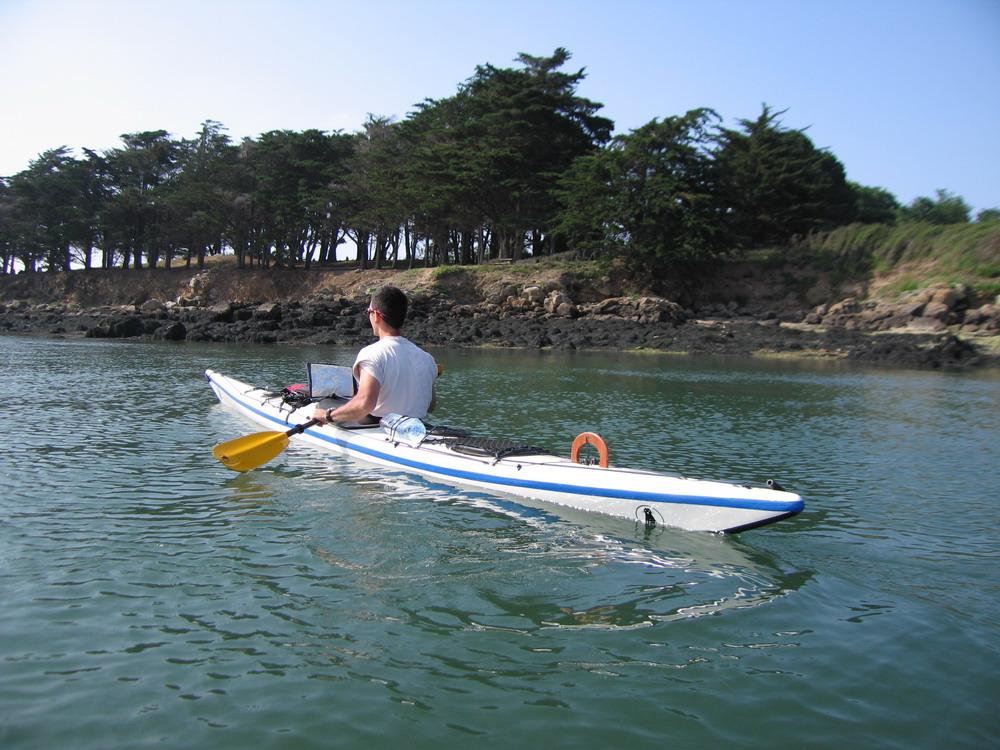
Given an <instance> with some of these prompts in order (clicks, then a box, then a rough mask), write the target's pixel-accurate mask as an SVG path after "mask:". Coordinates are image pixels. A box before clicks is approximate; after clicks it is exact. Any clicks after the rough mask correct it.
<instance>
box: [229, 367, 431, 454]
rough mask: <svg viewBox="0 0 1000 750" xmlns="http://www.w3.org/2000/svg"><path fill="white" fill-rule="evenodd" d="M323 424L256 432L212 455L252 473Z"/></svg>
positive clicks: (313, 423) (232, 442)
mask: <svg viewBox="0 0 1000 750" xmlns="http://www.w3.org/2000/svg"><path fill="white" fill-rule="evenodd" d="M437 370H438V375H441V374H442V373H443V372H444V367H443V366H441V365H438V366H437ZM318 424H321V423H320V421H319V420H318V419H310V420H309V421H308V422H303V423H302V424H300V425H296V426H295V427H293V428H292V429H290V430H287V431H285V432H272V431H270V430H268V431H266V432H255V433H254V434H253V435H244V436H243V437H239V438H236V439H235V440H227V441H226V442H224V443H219V444H218V445H217V446H215V447H214V448H212V455H213V456H215V457H216V458H217V459H219V461H221V462H222V465H223V466H225V467H226V468H227V469H232V470H233V471H250V469H256V468H257V467H258V466H260V465H261V464H263V463H267V462H268V461H270V460H271V459H272V458H274V457H275V456H277V455H278V454H279V453H281V452H282V451H283V450H285V448H287V447H288V438H290V437H291V436H292V435H298V434H299V433H300V432H305V431H306V430H307V429H309V428H310V427H315V426H316V425H318Z"/></svg>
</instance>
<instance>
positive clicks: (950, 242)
mask: <svg viewBox="0 0 1000 750" xmlns="http://www.w3.org/2000/svg"><path fill="white" fill-rule="evenodd" d="M796 250H798V251H799V252H802V251H803V250H804V251H806V252H807V253H808V254H809V255H810V256H812V257H813V258H814V259H815V261H816V262H817V263H818V264H820V265H825V266H827V267H828V269H829V270H836V271H840V272H842V273H846V274H848V275H853V276H856V277H861V278H864V277H869V278H870V277H878V276H891V277H892V281H891V282H890V283H889V284H887V285H886V286H885V287H883V293H884V294H887V295H889V294H897V295H898V294H902V293H904V292H908V291H915V290H917V289H922V288H925V287H928V286H933V285H936V284H959V283H961V284H965V285H967V286H969V287H970V288H972V289H973V290H974V291H975V292H977V293H978V294H980V295H982V296H984V297H990V296H995V295H997V294H998V293H1000V222H976V223H974V224H945V225H941V224H926V223H907V224H899V225H895V226H893V225H888V224H850V225H847V226H843V227H838V228H837V229H834V230H832V231H829V232H824V233H822V234H815V235H810V236H809V237H806V238H805V239H804V240H803V241H801V242H800V243H799V245H798V246H797V247H796Z"/></svg>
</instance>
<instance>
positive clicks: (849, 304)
mask: <svg viewBox="0 0 1000 750" xmlns="http://www.w3.org/2000/svg"><path fill="white" fill-rule="evenodd" d="M779 278H780V283H779V282H777V281H776V279H779ZM386 283H391V284H395V285H397V286H400V287H401V288H403V289H405V290H406V291H407V292H408V293H409V295H410V297H411V300H412V307H411V313H410V320H409V322H408V324H407V334H408V335H409V336H410V337H411V338H413V339H414V340H415V341H418V342H420V343H423V344H426V345H438V346H511V347H530V348H544V347H551V348H557V349H621V350H628V349H650V350H660V351H665V352H675V353H713V354H725V355H742V356H750V355H756V356H760V355H771V356H774V355H779V356H781V355H796V356H817V357H837V358H846V359H851V360H856V361H863V362H870V363H874V364H885V365H893V366H901V367H918V368H947V369H963V368H969V367H977V366H996V365H997V364H998V361H1000V360H998V357H997V356H996V351H997V341H998V338H1000V308H998V306H997V305H996V304H994V302H993V301H985V300H982V299H977V298H976V297H975V295H973V294H972V293H971V292H970V291H969V290H968V289H965V288H964V287H961V286H951V287H939V288H932V289H926V290H922V291H920V292H914V293H911V294H909V295H903V296H902V297H900V298H898V299H894V300H889V299H866V298H865V293H866V290H865V289H864V288H863V287H862V286H860V285H858V284H856V283H851V282H842V283H840V284H834V283H832V282H831V281H829V280H828V279H823V278H816V277H815V276H812V275H805V274H803V275H801V276H797V275H796V274H795V273H794V271H788V270H787V269H785V270H783V271H782V272H781V273H780V274H777V273H775V272H774V270H773V269H762V268H755V267H753V266H752V265H749V264H747V265H744V266H739V265H734V266H731V267H730V268H729V269H728V272H727V273H725V274H718V275H717V276H716V277H715V278H713V279H710V280H707V281H706V279H677V280H670V279H666V280H664V279H660V280H657V281H656V282H655V283H653V282H644V281H643V280H641V279H635V278H629V277H627V276H625V275H623V274H617V273H616V272H615V271H614V269H608V268H603V269H600V268H598V269H595V268H593V267H587V268H585V269H583V270H582V271H581V270H580V269H578V268H576V267H571V266H569V264H559V263H548V264H546V263H538V264H536V263H525V264H516V265H510V266H496V267H490V268H477V269H472V270H467V269H461V268H454V267H448V268H438V269H421V270H410V271H372V270H369V271H357V270H354V269H344V268H341V269H331V270H327V269H324V270H319V269H312V270H310V271H305V270H302V269H297V270H295V269H270V270H266V271H265V270H239V269H236V268H235V267H233V266H231V265H229V264H225V263H223V264H217V265H213V266H212V267H210V268H209V269H207V270H204V271H201V272H195V271H187V270H183V269H175V270H169V271H165V270H162V269H158V270H145V271H117V270H116V271H74V272H70V273H60V274H48V273H46V274H33V275H24V274H22V275H20V276H17V277H8V278H4V279H2V280H0V332H6V333H32V334H42V335H57V336H88V337H99V338H105V337H106V338H133V337H151V338H156V339H167V340H184V341H191V342H197V341H218V342H248V343H273V344H278V343H285V344H331V345H349V346H354V345H360V344H363V343H366V342H368V341H369V340H370V337H371V332H370V329H369V328H368V326H367V323H366V320H365V317H364V309H365V307H366V306H367V297H368V295H369V294H370V292H371V291H372V290H373V289H375V288H377V287H378V286H379V285H381V284H386Z"/></svg>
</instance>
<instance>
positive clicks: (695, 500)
mask: <svg viewBox="0 0 1000 750" xmlns="http://www.w3.org/2000/svg"><path fill="white" fill-rule="evenodd" d="M209 382H210V383H212V385H213V386H215V387H216V388H218V389H219V390H221V391H223V392H224V393H225V394H226V395H227V396H229V398H231V399H233V400H234V401H236V402H238V403H239V404H240V405H241V406H242V407H243V408H245V409H248V410H249V411H252V412H253V413H254V414H257V415H259V416H261V417H263V418H264V419H267V420H268V421H271V422H274V423H275V424H277V425H281V426H283V427H284V428H285V429H288V428H289V426H292V427H294V425H289V423H288V422H286V421H285V420H284V419H281V418H279V417H275V416H274V415H272V414H268V413H267V412H265V411H261V410H260V409H258V408H257V407H255V406H254V405H253V404H251V403H248V402H246V401H244V400H242V399H241V398H239V397H238V396H237V395H235V394H233V393H230V392H229V391H228V390H226V389H225V388H224V387H223V386H222V385H221V384H220V383H218V382H217V381H215V380H212V379H211V378H210V379H209ZM305 432H306V433H308V434H309V435H311V436H313V437H315V438H319V439H320V440H323V441H325V442H327V443H331V444H333V445H338V446H340V447H342V448H346V449H348V450H351V451H354V452H355V453H362V454H365V455H367V456H372V457H375V458H380V459H382V460H384V461H390V462H392V463H394V464H398V465H399V466H405V467H407V468H410V469H416V470H418V471H426V472H429V473H432V474H437V475H438V476H446V477H453V478H455V479H467V480H474V481H479V482H487V483H488V484H493V485H500V486H506V487H523V488H525V489H536V490H546V491H548V492H560V493H563V494H566V495H586V496H591V497H608V498H614V499H617V500H636V501H641V502H645V503H676V504H681V505H707V506H711V507H718V508H740V509H743V510H767V511H773V512H778V513H788V514H793V513H798V512H800V511H801V510H802V509H803V507H805V503H804V502H803V501H802V500H801V499H799V500H789V501H764V500H746V499H742V498H718V497H703V496H699V495H668V494H665V493H661V492H638V491H635V490H615V489H605V488H598V487H580V486H578V485H574V484H557V483H555V482H538V481H534V480H530V479H511V478H508V477H497V476H494V475H492V474H480V473H478V472H474V471H463V470H462V469H447V468H443V467H441V466H437V465H435V464H428V463H423V462H422V461H413V460H411V459H408V458H401V457H400V456H394V455H392V454H391V453H383V452H381V451H377V450H374V449H372V448H366V447H364V446H360V445H356V444H354V443H349V442H347V441H346V440H342V439H340V438H335V437H331V436H330V435H326V434H324V433H322V432H319V431H318V430H315V429H308V430H306V431H305Z"/></svg>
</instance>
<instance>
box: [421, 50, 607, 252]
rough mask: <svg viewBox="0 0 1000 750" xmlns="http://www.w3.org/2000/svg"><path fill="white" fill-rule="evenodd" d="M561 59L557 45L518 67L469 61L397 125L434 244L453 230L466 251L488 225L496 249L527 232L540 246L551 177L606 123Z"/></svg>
mask: <svg viewBox="0 0 1000 750" xmlns="http://www.w3.org/2000/svg"><path fill="white" fill-rule="evenodd" d="M569 58H570V54H569V52H567V51H566V50H565V49H562V48H559V49H557V50H555V52H554V53H553V54H552V55H551V56H550V57H533V56H531V55H527V54H521V55H520V56H519V57H518V62H519V63H520V64H521V66H522V67H521V68H520V69H513V68H497V67H494V66H492V65H483V66H478V67H477V68H476V72H475V74H474V75H473V76H472V77H471V78H470V79H469V80H468V81H466V82H465V83H464V84H463V85H462V86H461V87H460V88H459V91H458V93H457V94H456V95H455V96H453V97H450V98H448V99H443V100H438V101H433V100H429V101H425V102H423V103H422V104H420V105H418V109H417V111H416V112H415V113H414V114H413V115H412V116H411V117H410V118H409V119H408V120H407V121H406V122H405V123H403V127H402V130H401V132H402V134H403V137H404V139H406V140H407V142H408V144H409V152H408V153H409V155H410V159H409V160H408V163H407V175H408V178H409V180H408V181H409V182H410V184H412V185H413V186H414V189H415V193H416V195H417V197H418V199H419V203H418V205H417V206H416V209H417V211H416V212H417V214H418V216H417V221H418V224H422V225H423V227H422V228H423V229H424V232H425V234H427V235H429V236H431V237H436V238H437V241H436V242H435V245H442V244H447V243H448V240H447V237H449V236H450V237H452V238H455V239H456V240H457V241H458V242H459V245H460V251H459V252H456V255H458V257H460V258H462V259H466V258H469V257H470V256H471V253H470V252H467V250H468V249H469V247H470V244H471V243H470V242H468V239H469V238H470V237H472V236H473V234H478V235H479V236H480V237H483V236H485V234H486V233H488V234H489V236H490V238H491V241H492V243H493V246H494V251H495V253H496V254H499V255H503V256H506V257H515V258H516V257H519V256H520V255H521V253H522V252H523V250H524V248H525V240H526V238H528V237H531V241H530V244H531V247H532V252H535V253H539V252H541V251H542V246H543V244H544V235H545V234H546V233H547V232H549V231H550V229H551V227H552V225H553V223H554V221H555V217H556V214H557V212H558V208H559V207H558V203H557V201H556V199H555V197H554V192H553V191H554V189H555V187H556V185H557V184H558V181H559V179H560V178H561V176H562V174H563V173H564V172H565V171H566V169H568V168H569V166H570V164H572V162H573V161H574V160H575V159H576V158H577V157H579V156H582V155H584V154H587V153H590V152H592V151H593V150H594V149H595V148H597V147H598V146H599V145H601V144H603V143H605V142H607V140H608V139H609V138H610V135H611V129H612V127H613V123H612V122H611V121H610V120H608V119H606V118H604V117H600V116H598V115H597V112H598V110H599V109H600V108H601V105H600V104H597V103H595V102H592V101H590V100H588V99H584V98H582V97H579V96H578V95H577V94H576V89H577V87H578V86H579V84H580V82H581V81H582V80H583V79H584V77H585V74H584V71H583V70H582V69H581V70H579V71H577V72H575V73H563V72H560V70H559V69H560V68H561V67H562V66H563V65H564V64H565V63H566V62H567V61H568V60H569ZM481 245H482V241H480V250H481V252H480V255H482V247H481Z"/></svg>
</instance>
